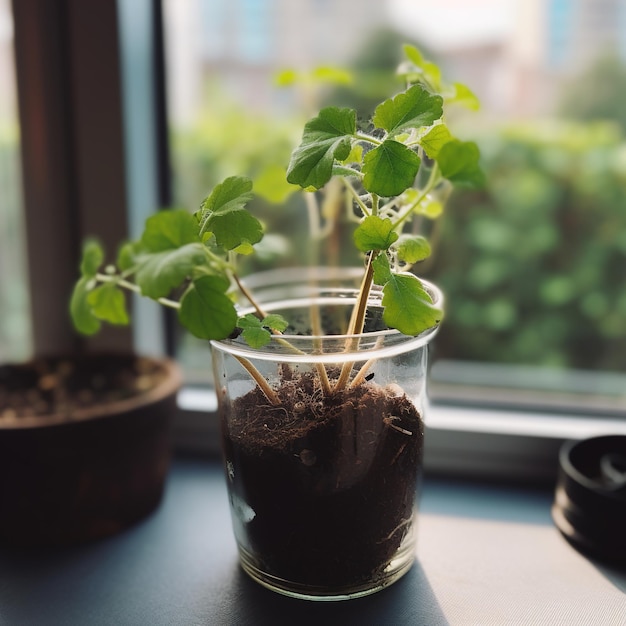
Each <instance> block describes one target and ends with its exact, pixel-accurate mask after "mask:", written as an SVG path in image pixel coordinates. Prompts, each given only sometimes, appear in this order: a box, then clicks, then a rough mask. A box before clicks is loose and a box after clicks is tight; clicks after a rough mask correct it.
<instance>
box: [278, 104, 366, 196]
mask: <svg viewBox="0 0 626 626" xmlns="http://www.w3.org/2000/svg"><path fill="white" fill-rule="evenodd" d="M355 133H356V112H355V111H354V110H352V109H344V108H338V107H326V108H325V109H322V110H321V111H320V112H319V115H318V116H317V117H315V118H313V119H312V120H309V121H308V122H307V123H306V125H305V127H304V133H303V134H302V142H301V143H300V145H299V146H298V147H297V148H296V149H295V150H294V151H293V153H292V155H291V161H290V163H289V167H288V168H287V181H288V182H290V183H292V184H295V185H300V187H302V188H303V189H306V188H308V187H313V188H314V189H320V188H321V187H323V186H324V185H325V184H326V183H327V182H328V181H329V180H330V178H331V176H332V170H333V163H334V160H335V159H337V160H338V161H342V160H344V159H346V158H347V157H348V155H349V154H350V148H351V138H352V136H353V135H354V134H355Z"/></svg>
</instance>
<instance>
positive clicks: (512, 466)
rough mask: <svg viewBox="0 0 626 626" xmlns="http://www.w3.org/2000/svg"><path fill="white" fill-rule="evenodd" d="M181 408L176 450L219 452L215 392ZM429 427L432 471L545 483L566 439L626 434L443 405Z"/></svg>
mask: <svg viewBox="0 0 626 626" xmlns="http://www.w3.org/2000/svg"><path fill="white" fill-rule="evenodd" d="M178 404H179V408H180V411H179V414H178V416H177V419H176V422H175V424H174V430H173V439H174V445H175V447H176V449H178V450H183V451H192V452H203V453H213V454H216V453H218V452H219V424H218V420H217V413H216V412H217V399H216V397H215V393H214V392H213V391H212V390H210V389H194V388H185V389H183V390H181V392H180V393H179V396H178ZM426 424H427V434H426V453H425V467H426V470H427V472H428V471H430V472H434V473H439V474H446V475H454V476H463V477H473V478H483V479H484V478H488V479H496V480H513V481H523V482H541V483H544V484H546V483H552V482H553V481H554V479H555V478H556V472H557V466H558V453H559V449H560V447H561V445H562V444H563V442H564V441H566V440H568V439H585V438H589V437H595V436H600V435H608V434H612V435H615V434H626V421H624V420H619V419H615V420H611V419H607V418H599V417H598V418H595V417H593V416H572V415H565V414H563V415H560V414H556V413H538V412H530V411H526V412H525V411H510V410H494V409H484V410H481V409H478V408H475V407H472V408H464V407H457V406H445V405H443V404H434V405H432V406H430V407H429V410H428V413H427V416H426Z"/></svg>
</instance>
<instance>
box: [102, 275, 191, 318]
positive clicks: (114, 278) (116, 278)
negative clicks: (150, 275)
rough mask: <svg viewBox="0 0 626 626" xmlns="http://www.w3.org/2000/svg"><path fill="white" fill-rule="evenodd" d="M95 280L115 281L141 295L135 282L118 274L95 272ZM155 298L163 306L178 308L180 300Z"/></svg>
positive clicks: (103, 281)
mask: <svg viewBox="0 0 626 626" xmlns="http://www.w3.org/2000/svg"><path fill="white" fill-rule="evenodd" d="M95 278H96V280H97V281H99V282H101V283H115V284H116V285H118V286H119V287H123V288H124V289H128V291H132V292H133V293H138V294H139V295H141V289H140V288H139V286H138V285H135V283H131V282H130V281H128V280H125V279H124V278H120V277H119V275H117V276H116V275H113V276H111V275H109V274H100V273H98V274H96V276H95ZM155 300H156V301H157V302H158V303H159V304H162V305H163V306H166V307H169V308H170V309H180V302H176V300H170V299H169V298H155Z"/></svg>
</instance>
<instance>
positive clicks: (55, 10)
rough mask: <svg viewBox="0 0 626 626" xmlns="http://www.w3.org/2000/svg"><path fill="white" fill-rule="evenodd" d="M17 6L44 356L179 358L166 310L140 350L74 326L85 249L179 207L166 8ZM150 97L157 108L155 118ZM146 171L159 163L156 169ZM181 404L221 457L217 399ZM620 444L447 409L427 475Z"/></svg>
mask: <svg viewBox="0 0 626 626" xmlns="http://www.w3.org/2000/svg"><path fill="white" fill-rule="evenodd" d="M12 8H13V18H14V25H15V47H16V55H15V56H16V75H17V82H18V109H19V115H20V125H21V137H22V163H23V187H24V211H25V215H26V220H25V222H26V232H27V257H28V267H29V275H30V294H31V302H32V320H33V335H34V350H35V354H44V353H47V352H63V351H72V350H79V351H95V350H100V349H104V348H106V349H108V350H111V349H115V350H130V349H133V348H135V349H136V350H138V351H147V352H149V353H153V354H154V353H162V352H164V351H167V352H169V354H173V349H174V346H173V340H172V333H171V325H170V330H169V332H168V331H166V330H165V326H166V325H165V324H164V322H163V320H164V319H165V316H163V314H162V312H160V309H159V308H158V307H156V306H152V303H148V304H147V306H146V308H144V309H140V310H139V311H136V314H139V315H142V316H147V317H148V319H149V320H150V321H149V323H148V324H143V323H142V325H141V328H142V330H141V332H142V334H141V336H140V337H138V336H137V335H135V338H134V339H133V336H132V334H131V332H130V331H128V332H127V331H120V330H119V329H115V330H112V329H107V330H105V331H104V332H103V333H102V334H101V335H99V336H98V337H96V338H93V339H79V338H77V336H76V334H75V333H74V331H73V329H72V327H71V323H70V320H69V316H68V314H67V299H68V296H69V293H70V290H71V287H72V285H73V283H74V281H75V279H76V268H77V265H78V259H79V255H80V246H81V242H82V240H83V239H84V238H85V237H86V236H88V235H91V234H94V233H95V234H97V235H98V237H99V238H100V239H101V240H102V242H103V243H104V245H105V246H106V247H107V248H108V249H109V250H110V251H112V250H114V249H115V246H116V245H117V243H118V242H119V241H120V240H122V239H124V238H126V237H127V236H128V235H132V234H136V233H134V232H133V231H134V230H135V231H136V229H137V220H141V221H143V218H144V217H145V216H146V215H147V214H148V213H149V212H150V211H155V210H158V208H159V207H162V206H165V205H167V204H169V203H170V200H171V197H170V196H171V193H170V186H169V185H170V180H169V162H168V145H167V136H168V133H167V127H166V118H167V112H166V107H165V102H166V99H165V72H164V65H163V25H162V10H161V2H160V0H118V1H117V2H113V3H84V2H81V1H80V0H13V3H12ZM133 19H140V20H144V24H143V26H144V27H143V28H142V29H140V31H137V29H133V28H132V20H133ZM131 35H132V36H131ZM133 72H147V75H148V79H147V82H145V83H137V82H136V81H133V74H132V73H133ZM86 86H87V88H86ZM146 98H147V99H148V100H147V102H148V103H150V102H152V103H153V104H154V110H152V111H151V115H149V116H148V118H146V119H143V120H142V119H141V115H142V111H143V112H145V106H146ZM142 103H143V105H142ZM94 120H97V124H94ZM138 123H139V124H142V132H143V137H144V139H145V142H144V145H139V144H141V143H142V142H141V140H137V139H136V138H135V137H133V140H132V141H131V140H130V131H129V128H130V126H131V124H138ZM142 159H144V160H146V159H147V161H149V163H148V164H147V166H146V167H144V168H143V169H142V168H140V167H139V166H138V163H139V162H140V161H141V160H142ZM103 162H106V164H107V167H106V168H103V167H102V163H103ZM103 170H106V171H103ZM146 197H147V198H149V200H148V201H147V202H143V203H142V201H141V200H139V201H138V200H137V198H140V199H141V198H143V199H144V200H145V198H146ZM139 204H141V206H138V205H139ZM131 214H132V216H133V218H132V220H131V219H130V216H131ZM133 220H134V221H133ZM134 305H135V307H136V308H137V307H143V306H144V305H143V304H138V303H134ZM151 307H152V308H151ZM157 311H159V312H157ZM142 319H145V318H144V317H142ZM170 322H171V320H170ZM134 331H135V332H137V331H138V329H137V327H134ZM179 405H180V411H179V413H178V415H177V416H176V419H175V424H174V445H175V446H176V448H177V449H179V450H185V451H195V452H202V453H209V452H212V453H217V452H218V448H219V444H218V442H219V424H218V419H217V413H216V408H217V403H216V399H215V394H214V392H213V391H211V390H210V389H200V390H197V389H191V388H186V389H183V390H182V391H181V393H180V397H179ZM503 418H504V419H503ZM608 433H611V434H615V433H626V421H625V420H624V419H623V416H622V419H610V418H608V417H605V418H603V419H599V418H594V417H593V416H591V415H567V414H565V413H562V412H561V413H559V412H558V411H552V412H547V411H546V412H537V411H535V412H531V411H528V410H526V411H524V410H521V411H520V410H505V409H498V410H494V409H489V408H481V407H477V406H474V407H471V408H470V407H469V406H453V405H446V404H444V403H442V402H438V403H434V404H433V405H432V406H431V407H430V411H429V413H428V415H427V442H428V443H427V446H426V450H427V452H426V468H427V470H430V471H433V472H437V473H448V474H450V473H454V474H455V475H457V476H466V477H481V478H486V477H489V478H498V479H501V480H502V479H506V480H516V481H519V480H524V481H533V482H543V483H546V482H552V481H553V480H554V479H555V477H556V468H557V458H558V449H559V447H560V446H561V444H562V443H563V441H565V440H566V439H571V438H583V437H588V436H593V435H602V434H608Z"/></svg>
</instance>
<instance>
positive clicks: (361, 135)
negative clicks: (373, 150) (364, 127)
mask: <svg viewBox="0 0 626 626" xmlns="http://www.w3.org/2000/svg"><path fill="white" fill-rule="evenodd" d="M354 137H355V138H356V139H358V140H359V141H367V142H368V143H373V144H374V145H376V146H381V145H382V144H383V142H382V141H381V140H380V139H376V137H372V136H371V135H367V134H366V133H356V134H355V135H354Z"/></svg>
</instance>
